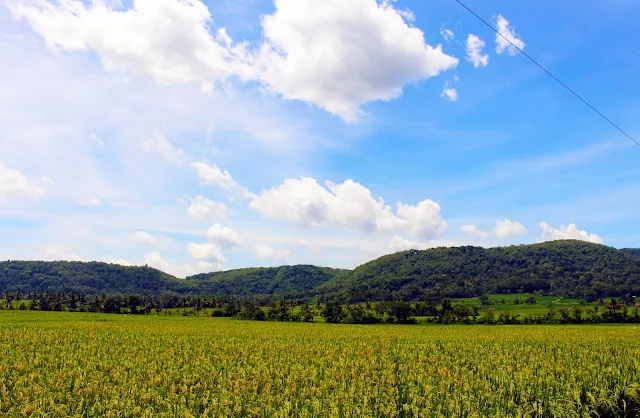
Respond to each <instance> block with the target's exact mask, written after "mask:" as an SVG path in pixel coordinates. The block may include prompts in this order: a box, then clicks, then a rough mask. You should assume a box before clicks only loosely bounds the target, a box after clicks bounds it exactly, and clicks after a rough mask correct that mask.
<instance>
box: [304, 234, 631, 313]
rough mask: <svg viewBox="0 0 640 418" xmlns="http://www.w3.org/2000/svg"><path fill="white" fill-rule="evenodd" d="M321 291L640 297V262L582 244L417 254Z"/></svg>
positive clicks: (367, 295)
mask: <svg viewBox="0 0 640 418" xmlns="http://www.w3.org/2000/svg"><path fill="white" fill-rule="evenodd" d="M317 291H318V292H319V293H322V294H324V295H325V297H327V298H328V297H333V296H338V297H340V298H341V299H344V300H348V301H353V302H355V301H364V300H390V299H394V298H400V299H404V300H418V299H421V298H423V297H424V296H433V297H474V296H478V295H480V294H482V293H523V292H528V293H531V292H535V291H542V292H545V293H547V294H553V295H557V296H571V297H586V298H588V299H593V298H597V297H600V296H617V295H622V294H626V293H633V294H640V260H637V259H635V258H633V257H631V256H630V255H628V254H627V253H625V252H623V251H620V250H617V249H615V248H611V247H607V246H604V245H598V244H591V243H586V242H582V241H555V242H546V243H542V244H534V245H521V246H512V247H498V248H489V249H485V248H480V247H457V248H435V249H430V250H425V251H414V250H411V251H404V252H399V253H396V254H391V255H387V256H384V257H381V258H379V259H377V260H373V261H371V262H369V263H366V264H363V265H362V266H359V267H357V268H356V269H355V270H353V271H352V272H349V273H345V274H342V275H339V276H337V277H335V278H334V279H332V280H330V281H329V282H327V283H325V284H324V285H321V286H320V287H319V288H318V289H317Z"/></svg>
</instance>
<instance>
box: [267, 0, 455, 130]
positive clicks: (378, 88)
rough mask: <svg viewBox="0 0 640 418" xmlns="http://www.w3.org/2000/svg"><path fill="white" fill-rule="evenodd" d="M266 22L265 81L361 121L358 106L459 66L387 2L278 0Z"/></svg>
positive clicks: (283, 92)
mask: <svg viewBox="0 0 640 418" xmlns="http://www.w3.org/2000/svg"><path fill="white" fill-rule="evenodd" d="M275 6H276V10H275V12H274V13H273V14H271V15H268V16H264V17H263V18H262V26H263V31H264V38H265V43H264V45H263V46H262V51H261V54H260V56H259V59H258V63H257V66H258V67H259V68H260V70H259V73H260V78H261V80H262V82H263V83H264V84H266V85H267V86H268V87H269V88H270V89H271V90H273V91H275V92H277V93H280V94H281V95H282V96H283V97H284V98H286V99H296V100H303V101H306V102H309V103H313V104H315V105H317V106H318V107H320V108H322V109H325V110H327V111H328V112H331V113H333V114H335V115H339V116H340V117H342V118H343V119H345V120H347V121H351V120H354V119H356V118H357V116H358V113H359V107H360V105H361V104H363V103H366V102H369V101H372V100H391V99H394V98H396V97H398V96H400V95H401V94H402V87H403V86H404V85H405V84H407V83H412V82H416V81H418V80H421V79H425V78H429V77H433V76H436V75H438V74H439V73H441V72H442V71H446V70H448V69H451V68H453V67H455V66H456V65H457V64H458V59H456V58H454V57H452V56H449V55H447V54H445V53H444V52H443V51H442V48H441V46H440V45H438V46H437V47H435V48H434V47H432V46H431V45H429V44H427V43H426V42H425V39H424V34H423V32H422V31H421V30H420V29H418V28H417V27H414V26H410V25H409V24H407V22H406V18H405V16H406V14H405V13H403V12H400V11H398V10H396V9H395V8H394V7H393V6H392V3H391V2H390V1H383V2H381V3H378V2H376V1H374V0H351V1H347V2H345V1H343V0H324V1H322V2H318V1H316V0H276V1H275Z"/></svg>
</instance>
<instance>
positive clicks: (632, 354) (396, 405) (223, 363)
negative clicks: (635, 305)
mask: <svg viewBox="0 0 640 418" xmlns="http://www.w3.org/2000/svg"><path fill="white" fill-rule="evenodd" d="M639 366H640V335H639V334H638V331H636V329H635V327H634V326H633V325H628V326H627V325H624V326H587V325H582V326H437V325H417V326H407V325H375V326H366V325H330V324H320V323H314V324H305V323H277V322H266V323H264V322H254V321H235V320H231V319H225V318H207V317H200V318H194V317H178V316H169V317H166V316H158V317H155V316H123V315H105V314H82V313H64V312H59V313H58V312H30V311H3V312H0V415H1V416H8V417H24V416H32V417H98V416H100V417H102V416H107V417H151V416H153V417H177V416H179V417H595V416H601V417H618V416H620V417H624V416H628V417H635V416H638V412H637V411H636V410H635V409H634V408H636V407H637V406H638V404H639V403H638V401H639V396H640V392H639V391H640V386H639V383H640V367H639Z"/></svg>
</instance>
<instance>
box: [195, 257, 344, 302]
mask: <svg viewBox="0 0 640 418" xmlns="http://www.w3.org/2000/svg"><path fill="white" fill-rule="evenodd" d="M345 271H347V270H339V269H332V268H328V267H316V266H309V265H298V266H282V267H266V268H265V267H261V268H244V269H237V270H229V271H220V272H216V273H208V274H199V275H196V276H191V277H187V280H188V281H191V282H196V283H197V285H198V289H200V291H201V292H202V293H203V294H206V295H221V296H223V295H233V296H242V297H246V296H264V295H278V296H280V297H284V298H301V297H302V298H303V297H306V296H309V295H312V294H313V290H314V289H315V288H317V287H318V286H319V285H321V284H323V283H325V282H327V281H329V280H330V279H332V278H333V277H334V276H335V275H336V274H338V273H341V272H345Z"/></svg>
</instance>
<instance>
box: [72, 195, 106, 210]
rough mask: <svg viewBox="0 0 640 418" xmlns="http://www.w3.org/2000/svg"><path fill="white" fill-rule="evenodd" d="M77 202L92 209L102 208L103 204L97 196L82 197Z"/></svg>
mask: <svg viewBox="0 0 640 418" xmlns="http://www.w3.org/2000/svg"><path fill="white" fill-rule="evenodd" d="M77 202H78V204H79V205H82V206H87V207H90V208H98V207H100V206H102V202H101V201H100V199H98V198H97V197H95V196H87V197H81V198H79V199H78V200H77Z"/></svg>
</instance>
